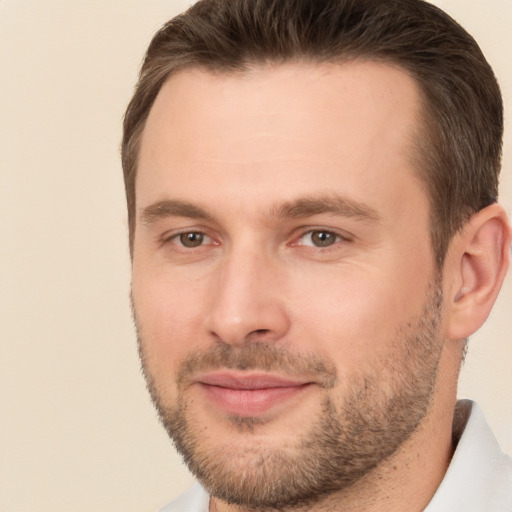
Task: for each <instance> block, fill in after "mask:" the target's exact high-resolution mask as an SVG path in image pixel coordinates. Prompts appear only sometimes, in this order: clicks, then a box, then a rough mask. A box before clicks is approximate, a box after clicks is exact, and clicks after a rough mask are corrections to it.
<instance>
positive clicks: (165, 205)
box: [140, 199, 213, 225]
mask: <svg viewBox="0 0 512 512" xmlns="http://www.w3.org/2000/svg"><path fill="white" fill-rule="evenodd" d="M167 217H188V218H190V219H198V220H213V217H212V216H211V215H210V214H209V213H208V212H207V211H206V210H203V209H202V208H200V207H199V206H196V205H195V204H192V203H189V202H187V201H180V200H178V199H165V200H163V201H158V202H156V203H153V204H150V205H149V206H147V207H146V208H143V209H142V212H141V214H140V219H141V221H142V223H143V224H146V225H151V224H154V223H155V222H157V221H158V220H160V219H165V218H167Z"/></svg>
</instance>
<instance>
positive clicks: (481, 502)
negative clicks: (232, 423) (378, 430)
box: [160, 400, 512, 512]
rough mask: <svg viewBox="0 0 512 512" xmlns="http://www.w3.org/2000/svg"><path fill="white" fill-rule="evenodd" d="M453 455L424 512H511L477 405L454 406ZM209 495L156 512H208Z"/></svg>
mask: <svg viewBox="0 0 512 512" xmlns="http://www.w3.org/2000/svg"><path fill="white" fill-rule="evenodd" d="M456 418H457V420H456V421H455V426H454V432H453V435H454V438H455V439H456V440H457V439H458V442H457V447H456V449H455V453H454V455H453V458H452V460H451V462H450V466H449V467H448V471H447V472H446V474H445V476H444V478H443V481H442V482H441V485H440V486H439V488H438V489H437V491H436V493H435V495H434V497H433V498H432V500H431V501H430V503H429V505H428V506H427V508H426V509H425V510H424V512H512V459H511V458H510V457H508V456H507V455H505V454H504V453H503V452H502V451H501V450H500V447H499V446H498V443H497V441H496V439H495V438H494V435H493V433H492V432H491V429H490V428H489V425H487V422H486V421H485V419H484V416H483V414H482V411H481V410H480V408H479V407H478V405H477V404H476V403H474V402H471V401H470V400H460V401H459V402H458V403H457V409H456ZM208 503H209V496H208V494H207V493H206V491H205V490H204V489H203V488H202V487H201V486H200V485H199V484H196V485H194V486H193V487H191V488H190V489H189V490H188V491H187V492H185V493H184V494H182V495H181V496H179V497H178V498H177V499H176V500H174V501H172V502H171V503H169V504H168V505H167V506H165V507H164V508H162V509H161V510H160V512H208Z"/></svg>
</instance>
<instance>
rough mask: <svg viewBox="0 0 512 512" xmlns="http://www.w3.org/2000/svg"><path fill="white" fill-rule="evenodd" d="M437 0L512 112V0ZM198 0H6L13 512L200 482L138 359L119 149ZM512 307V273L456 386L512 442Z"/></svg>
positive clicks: (155, 499)
mask: <svg viewBox="0 0 512 512" xmlns="http://www.w3.org/2000/svg"><path fill="white" fill-rule="evenodd" d="M437 3H439V4H440V5H441V6H442V7H444V8H445V9H446V10H447V11H448V12H449V13H451V14H453V15H454V17H455V18H456V19H457V20H459V21H460V22H461V23H462V24H463V25H464V26H465V27H466V28H467V29H468V30H469V31H470V32H471V33H472V34H473V35H474V36H475V37H476V39H477V40H478V41H479V42H480V44H481V46H482V48H483V50H484V52H485V53H486V55H487V56H488V59H489V60H490V62H491V64H492V65H493V66H494V69H495V71H496V74H497V75H498V77H499V79H500V82H501V85H502V89H503V93H504V96H505V101H506V108H507V112H509V113H511V112H512V66H511V65H510V59H509V54H510V50H511V47H512V30H511V27H512V2H511V1H510V0H491V1H489V2H484V1H483V0H444V1H439V2H437ZM188 4H189V2H187V1H184V0H87V1H73V2H70V1H68V0H46V1H43V0H3V1H0V62H1V68H0V315H1V321H0V511H6V512H7V511H9V512H27V511H38V512H59V511H64V510H73V511H74V512H90V511H95V512H106V511H109V512H110V511H113V512H115V511H123V512H135V511H138V512H141V511H152V510H154V509H156V507H157V506H159V505H162V504H163V503H165V502H166V501H167V500H169V499H170V498H171V497H173V496H175V495H176V494H178V493H179V492H181V491H182V490H183V489H184V488H185V487H186V486H188V484H189V483H190V482H191V477H190V476H189V475H188V474H187V472H186V470H185V469H184V468H183V466H182V465H181V463H180V460H179V458H178V456H177V455H176V454H175V453H174V450H173V448H172V445H171V443H170V441H169V440H168V438H167V437H166V435H165V433H164V432H163V429H162V428H161V427H160V425H159V423H158V421H157V418H156V413H155V412H154V410H153V408H152V406H151V404H150V401H149V398H148V396H147V393H146V390H145V385H144V382H143V379H142V377H141V373H140V370H139V362H138V359H137V351H136V343H135V336H134V332H133V328H132V324H131V317H130V311H129V301H128V290H129V279H130V276H129V271H130V264H129V257H128V249H127V240H126V238H127V227H126V212H125V204H124V191H123V183H122V174H121V168H120V163H119V153H118V147H119V141H120V137H121V118H122V115H123V111H124V108H125V106H126V104H127V102H128V100H129V98H130V95H131V92H132V89H133V86H134V84H135V80H136V75H137V71H138V68H139V65H140V62H141V59H142V56H143V53H144V51H145V48H146V46H147V44H148V43H149V40H150V38H151V36H152V34H153V33H154V31H155V30H156V29H157V28H158V27H159V26H160V25H161V24H163V23H164V22H165V21H166V20H167V19H168V18H170V17H172V16H173V15H174V14H176V13H177V12H179V11H180V10H181V9H183V8H185V7H186V6H187V5H188ZM510 115H511V114H508V116H507V136H506V141H505V158H504V171H503V173H504V175H503V180H502V203H503V204H504V205H505V207H506V208H507V211H508V212H509V213H510V212H511V210H512V136H511V132H512V130H511V126H510ZM511 314H512V279H511V277H510V276H509V277H508V280H507V282H506V284H505V286H504V289H503V291H502V294H501V297H500V299H499V301H498V303H497V304H496V307H495V310H494V312H493V314H492V315H491V318H490V319H489V321H488V323H487V324H486V326H484V328H483V329H482V330H481V331H480V332H479V333H478V334H476V335H475V336H474V337H473V338H472V340H471V343H470V351H469V355H468V358H467V361H466V364H465V366H464V369H463V372H462V377H461V385H460V395H461V396H467V397H471V398H474V399H476V400H478V401H479V403H480V405H481V407H482V408H483V410H484V412H485V414H486V416H487V418H488V421H489V423H490V424H491V426H492V427H493V429H494V430H495V433H496V435H497V437H498V439H499V441H500V443H501V445H502V447H503V448H504V449H505V450H506V451H508V452H509V453H510V452H512V429H511V426H512V400H511V389H512V348H511V334H512V329H511Z"/></svg>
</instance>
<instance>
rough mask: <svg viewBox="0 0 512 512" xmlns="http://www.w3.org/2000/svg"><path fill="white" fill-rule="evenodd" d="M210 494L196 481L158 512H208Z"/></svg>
mask: <svg viewBox="0 0 512 512" xmlns="http://www.w3.org/2000/svg"><path fill="white" fill-rule="evenodd" d="M208 502H209V496H208V494H207V492H206V491H205V490H204V489H203V488H202V487H201V486H200V485H199V484H198V483H196V484H195V485H193V486H192V487H191V488H190V489H188V490H187V491H185V492H184V493H183V494H181V495H180V496H178V497H177V498H176V499H175V500H173V501H171V502H170V503H168V504H167V505H166V506H165V507H164V508H161V509H160V510H159V511H158V512H208Z"/></svg>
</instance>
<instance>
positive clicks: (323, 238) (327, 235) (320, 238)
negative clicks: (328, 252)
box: [299, 229, 342, 247]
mask: <svg viewBox="0 0 512 512" xmlns="http://www.w3.org/2000/svg"><path fill="white" fill-rule="evenodd" d="M340 240H342V237H341V236H340V235H338V234H336V233H333V232H332V231H326V230H324V229H315V230H313V231H308V232H307V233H305V234H304V235H302V236H301V237H300V239H299V244H300V245H305V246H309V247H329V246H331V245H334V244H335V243H336V242H339V241H340Z"/></svg>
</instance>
